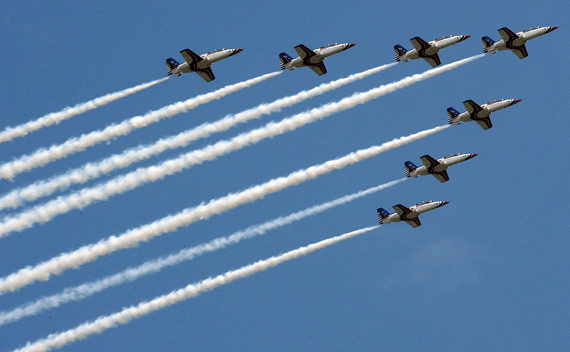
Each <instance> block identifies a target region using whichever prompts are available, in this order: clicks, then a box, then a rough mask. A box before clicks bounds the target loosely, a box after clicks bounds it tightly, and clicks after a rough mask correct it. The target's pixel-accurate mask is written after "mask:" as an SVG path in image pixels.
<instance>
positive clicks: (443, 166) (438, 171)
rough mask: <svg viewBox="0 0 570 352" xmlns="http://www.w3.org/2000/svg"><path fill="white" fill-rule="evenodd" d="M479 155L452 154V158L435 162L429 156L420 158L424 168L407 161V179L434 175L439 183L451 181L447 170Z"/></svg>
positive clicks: (444, 158)
mask: <svg viewBox="0 0 570 352" xmlns="http://www.w3.org/2000/svg"><path fill="white" fill-rule="evenodd" d="M476 156H477V154H461V153H460V154H455V155H454V154H451V156H446V157H443V158H441V159H438V160H435V159H434V158H432V157H431V156H429V155H424V156H421V157H420V160H421V161H422V162H423V163H424V165H423V166H420V167H417V166H416V165H414V163H412V162H411V161H406V162H405V163H404V165H405V168H406V177H414V178H416V177H418V176H424V175H430V174H431V175H434V176H435V178H437V179H438V180H439V182H442V183H443V182H447V181H449V176H448V175H447V171H446V170H447V168H448V167H450V166H451V165H455V164H459V163H461V162H464V161H465V160H469V159H472V158H474V157H476Z"/></svg>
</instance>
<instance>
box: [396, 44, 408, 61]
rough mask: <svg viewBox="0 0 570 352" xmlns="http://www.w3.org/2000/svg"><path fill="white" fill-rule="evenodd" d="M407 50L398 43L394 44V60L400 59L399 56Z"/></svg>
mask: <svg viewBox="0 0 570 352" xmlns="http://www.w3.org/2000/svg"><path fill="white" fill-rule="evenodd" d="M407 52H408V51H407V50H406V49H405V48H404V47H403V46H401V45H400V44H398V45H394V55H395V56H396V61H400V56H402V55H405V54H406V53H407Z"/></svg>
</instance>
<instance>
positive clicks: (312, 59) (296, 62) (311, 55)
mask: <svg viewBox="0 0 570 352" xmlns="http://www.w3.org/2000/svg"><path fill="white" fill-rule="evenodd" d="M355 45H356V44H354V43H346V44H338V43H335V44H329V45H327V46H322V47H320V48H318V49H315V50H311V49H309V48H307V47H306V46H304V45H303V44H299V45H297V46H296V47H295V51H297V54H299V57H297V58H294V59H293V58H292V57H291V56H289V55H287V53H285V52H283V53H281V54H279V61H280V62H281V69H282V70H284V69H289V70H293V69H295V67H305V66H309V68H310V69H311V70H313V71H315V73H316V74H317V75H319V76H322V75H324V74H325V73H327V68H326V67H325V64H324V63H323V60H324V59H326V58H327V57H329V56H331V55H334V54H338V53H340V52H341V51H344V50H347V49H350V48H352V47H353V46H355Z"/></svg>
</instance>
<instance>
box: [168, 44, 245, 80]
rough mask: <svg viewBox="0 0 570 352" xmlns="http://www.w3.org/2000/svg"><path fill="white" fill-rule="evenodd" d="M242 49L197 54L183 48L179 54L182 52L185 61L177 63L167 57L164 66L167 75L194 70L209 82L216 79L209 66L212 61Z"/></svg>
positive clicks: (178, 74)
mask: <svg viewBox="0 0 570 352" xmlns="http://www.w3.org/2000/svg"><path fill="white" fill-rule="evenodd" d="M242 50H243V49H220V50H215V51H214V52H212V53H206V54H202V55H198V54H196V53H195V52H193V51H192V50H190V49H184V50H182V51H181V52H180V54H182V57H184V60H186V62H183V63H181V64H179V63H178V62H176V60H174V59H173V58H168V59H166V68H167V70H168V74H169V75H172V74H175V75H177V76H180V75H181V74H182V73H189V72H196V73H197V74H198V75H199V76H200V77H202V78H203V79H204V81H206V82H210V81H213V80H215V79H216V77H215V76H214V72H212V69H211V68H210V66H211V65H212V64H213V63H214V62H216V61H220V60H223V59H225V58H228V57H230V56H233V55H235V54H237V53H239V52H241V51H242Z"/></svg>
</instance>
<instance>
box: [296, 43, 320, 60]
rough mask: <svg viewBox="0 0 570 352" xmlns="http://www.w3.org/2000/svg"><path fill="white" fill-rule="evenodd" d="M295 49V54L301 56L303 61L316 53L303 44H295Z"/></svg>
mask: <svg viewBox="0 0 570 352" xmlns="http://www.w3.org/2000/svg"><path fill="white" fill-rule="evenodd" d="M295 51H296V52H297V54H299V56H300V57H301V60H303V62H307V61H308V60H309V59H310V58H311V57H313V56H315V55H317V54H315V52H314V51H312V50H311V49H309V48H307V47H306V46H304V45H303V44H299V45H297V46H296V47H295Z"/></svg>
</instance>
